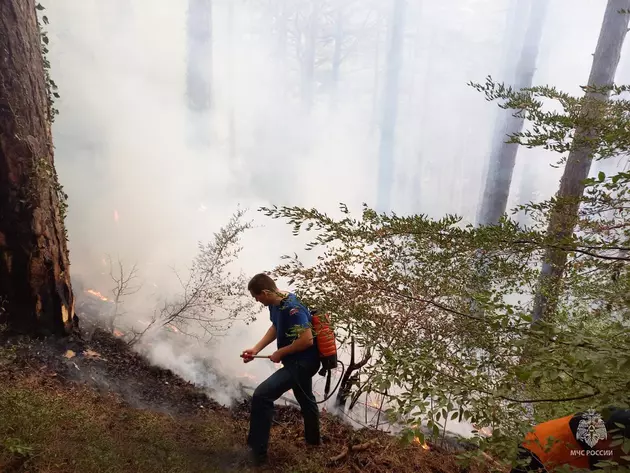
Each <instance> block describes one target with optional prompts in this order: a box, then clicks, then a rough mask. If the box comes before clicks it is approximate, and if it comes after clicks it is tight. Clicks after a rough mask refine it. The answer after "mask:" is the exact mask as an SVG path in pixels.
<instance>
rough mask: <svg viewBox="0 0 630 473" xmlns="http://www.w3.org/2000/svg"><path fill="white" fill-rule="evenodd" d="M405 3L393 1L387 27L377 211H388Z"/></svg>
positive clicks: (397, 0)
mask: <svg viewBox="0 0 630 473" xmlns="http://www.w3.org/2000/svg"><path fill="white" fill-rule="evenodd" d="M405 7H406V0H394V9H393V12H392V19H391V23H390V27H389V51H388V52H387V73H386V75H385V88H384V90H383V105H382V106H383V117H382V121H381V143H380V147H379V166H378V187H377V205H376V206H377V210H378V211H379V212H387V211H389V206H390V200H391V189H392V185H393V178H394V147H395V135H396V121H397V118H398V76H399V75H400V69H401V67H402V47H403V29H404V19H405Z"/></svg>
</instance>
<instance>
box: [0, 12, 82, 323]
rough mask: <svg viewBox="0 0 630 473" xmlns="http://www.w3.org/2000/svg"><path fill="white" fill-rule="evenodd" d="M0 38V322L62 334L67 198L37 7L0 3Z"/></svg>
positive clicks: (67, 313)
mask: <svg viewBox="0 0 630 473" xmlns="http://www.w3.org/2000/svg"><path fill="white" fill-rule="evenodd" d="M37 9H39V10H42V9H43V8H42V7H41V6H40V5H39V4H37ZM42 21H43V22H44V23H47V22H48V19H47V18H46V17H45V16H43V17H42ZM0 31H2V33H0V305H1V306H2V310H0V312H1V313H0V319H1V320H2V322H7V323H8V324H9V326H10V327H11V328H12V329H15V330H17V331H21V332H28V333H43V334H50V333H53V334H64V333H67V332H68V331H69V330H70V329H71V328H72V322H73V316H74V303H75V302H74V295H73V292H72V285H71V282H70V262H69V255H68V246H67V235H66V229H65V226H64V218H65V214H66V198H67V196H66V195H65V193H64V192H63V189H62V187H61V185H60V184H59V180H58V178H57V173H56V171H55V163H54V147H53V139H52V132H51V121H52V119H53V117H54V115H55V113H56V110H55V109H54V108H53V105H52V100H53V96H56V92H55V91H54V89H55V88H56V87H55V84H54V82H53V81H52V80H51V79H50V76H49V74H48V69H49V68H50V64H49V63H48V61H47V60H46V59H45V57H44V56H43V54H42V53H44V54H45V53H46V52H47V51H48V50H47V45H48V37H47V36H46V34H45V32H42V31H40V27H39V24H38V18H37V13H36V5H35V1H34V0H3V1H2V2H0Z"/></svg>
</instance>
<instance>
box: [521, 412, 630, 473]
mask: <svg viewBox="0 0 630 473" xmlns="http://www.w3.org/2000/svg"><path fill="white" fill-rule="evenodd" d="M616 436H622V437H625V438H626V439H630V410H628V409H618V408H615V407H609V408H608V409H605V410H604V411H602V413H601V415H600V414H599V413H597V412H595V411H587V412H578V413H577V414H575V415H568V416H565V417H561V418H558V419H553V420H550V421H547V422H543V423H541V424H538V425H536V426H535V427H534V429H533V430H532V431H531V432H529V433H528V434H527V435H526V436H525V440H524V441H523V443H522V445H521V450H522V451H521V453H520V455H519V460H521V461H523V462H525V463H526V465H525V466H517V467H515V468H513V469H512V472H511V473H524V472H532V471H542V472H547V473H551V472H553V471H554V470H555V469H556V468H559V467H562V466H572V467H574V468H579V469H585V470H596V469H598V467H596V466H595V465H596V464H597V463H598V462H602V461H611V460H612V461H615V462H617V463H618V464H619V465H623V466H630V462H629V461H628V460H627V459H628V456H626V455H628V454H626V453H624V452H623V447H622V445H623V443H621V444H619V442H618V441H616V440H617V439H616V438H615V437H616ZM626 445H627V443H626Z"/></svg>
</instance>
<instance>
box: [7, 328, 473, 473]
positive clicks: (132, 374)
mask: <svg viewBox="0 0 630 473" xmlns="http://www.w3.org/2000/svg"><path fill="white" fill-rule="evenodd" d="M68 350H71V351H68ZM248 418H249V405H248V400H247V399H244V400H243V402H241V403H240V404H238V405H235V406H233V407H232V408H225V407H222V406H220V405H218V404H217V403H215V402H213V401H212V400H210V399H208V398H207V397H206V395H205V394H204V393H203V392H202V391H201V390H199V389H197V388H196V387H195V386H192V385H191V384H189V383H187V382H185V381H183V380H182V379H181V378H179V377H177V376H176V375H174V374H173V373H172V372H170V371H168V370H163V369H159V368H156V367H153V366H150V365H149V364H148V363H147V362H146V361H145V360H144V359H143V358H141V357H140V356H138V355H137V354H135V353H133V352H131V351H129V350H128V348H127V347H126V345H125V344H124V343H122V342H121V341H120V340H118V339H116V338H115V337H113V336H111V335H109V334H107V333H104V332H98V331H97V332H95V333H94V337H93V338H92V339H91V340H90V341H89V342H84V341H81V340H78V339H73V338H72V337H71V338H69V339H65V340H30V339H24V338H22V339H16V338H10V339H9V338H7V337H6V336H4V337H3V338H2V339H1V340H0V471H1V472H50V473H52V472H59V473H61V472H63V473H75V472H76V473H91V472H99V473H100V472H156V471H160V472H211V471H228V472H229V471H234V472H236V471H239V472H247V471H268V472H304V473H306V472H324V471H333V472H358V471H361V472H365V473H371V472H396V473H405V472H412V471H413V472H435V473H438V472H443V473H453V472H460V471H461V470H460V468H459V467H458V466H457V464H456V461H455V458H454V455H453V454H452V453H448V452H443V451H440V450H439V449H438V448H437V447H436V446H433V447H432V449H431V450H429V451H427V450H425V449H423V448H421V447H420V446H419V445H415V444H413V445H402V444H400V443H399V442H398V441H397V440H396V439H394V438H392V437H390V436H388V435H386V434H383V433H381V432H375V431H372V430H367V429H365V430H362V431H353V430H352V429H351V428H349V427H348V426H347V425H345V424H343V423H342V422H341V421H340V420H339V419H337V418H335V417H333V416H330V415H328V414H324V415H323V416H322V434H323V439H324V444H323V445H322V446H321V447H316V448H312V447H311V448H307V447H306V446H305V445H304V443H303V439H302V422H301V417H300V414H299V412H298V411H297V410H295V409H294V408H292V407H278V408H277V410H276V417H275V421H274V426H273V429H272V438H271V447H270V464H269V466H268V467H266V468H264V469H260V470H250V469H247V468H245V467H243V466H242V464H240V463H239V458H240V452H241V450H242V449H243V447H244V440H245V437H246V434H247V423H248ZM353 446H354V449H353V448H352V447H353ZM348 447H350V449H349V451H350V454H349V455H344V456H343V457H342V458H338V459H336V460H335V459H334V457H340V454H342V453H344V452H345V451H346V450H347V449H348ZM357 447H358V449H357ZM480 471H482V469H480V468H476V467H472V468H471V469H470V470H469V473H476V472H480Z"/></svg>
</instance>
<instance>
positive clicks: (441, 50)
mask: <svg viewBox="0 0 630 473" xmlns="http://www.w3.org/2000/svg"><path fill="white" fill-rule="evenodd" d="M47 3H48V4H45V5H44V6H45V7H46V8H47V9H46V14H47V16H48V17H49V20H50V25H49V26H48V30H49V37H50V43H51V53H50V60H51V64H52V76H53V79H54V80H55V82H56V83H57V85H58V86H59V93H60V95H61V98H60V99H58V100H57V103H56V107H57V108H58V109H59V111H60V115H59V116H58V117H57V119H56V122H55V124H54V139H55V146H56V167H57V170H58V172H59V175H60V180H61V182H62V183H63V185H64V187H65V190H66V192H67V194H68V195H69V202H68V203H69V216H68V221H67V227H68V232H69V238H70V256H71V262H72V268H71V272H72V275H73V279H75V280H77V281H78V280H80V281H81V282H82V283H83V284H84V286H85V287H89V288H93V289H95V290H97V291H100V292H102V293H103V294H105V293H108V291H109V290H110V289H111V287H112V281H111V279H110V277H109V267H108V265H107V260H106V255H111V256H112V257H113V258H114V259H115V258H116V257H119V258H120V259H121V261H122V262H123V263H124V265H125V267H126V268H128V269H130V268H131V266H132V265H133V264H135V263H137V267H138V270H139V273H138V275H139V281H141V282H142V289H141V290H140V291H139V292H138V293H136V294H134V295H133V296H130V297H129V298H127V299H126V300H125V302H124V311H125V315H124V319H125V320H126V321H135V320H138V319H142V320H147V319H149V318H150V317H151V315H152V313H153V310H154V309H155V307H156V305H157V304H159V303H160V301H163V300H164V299H167V298H169V297H171V296H173V295H174V294H176V293H177V292H178V290H180V287H179V282H178V280H177V277H176V273H175V271H179V272H180V273H181V274H185V273H186V271H187V268H188V267H189V266H190V264H191V261H192V259H193V257H194V256H195V253H196V251H197V242H198V241H208V240H211V239H212V235H213V232H216V231H217V230H218V229H219V228H220V227H221V225H223V224H225V223H226V222H227V221H228V219H229V217H230V215H231V214H232V212H233V211H234V210H235V208H236V206H237V205H238V204H240V205H241V206H243V207H247V208H250V209H252V212H250V218H253V219H254V225H255V226H254V228H253V229H251V230H249V231H248V232H247V233H246V234H245V235H244V236H243V239H242V246H243V251H242V253H241V255H240V258H239V261H238V264H237V265H236V267H235V269H238V270H242V271H244V272H245V274H248V275H250V274H255V273H257V272H260V271H265V270H271V269H273V267H274V266H276V265H277V264H278V263H279V262H280V259H279V257H280V256H281V255H283V254H291V253H293V252H298V253H301V254H304V253H303V252H302V249H303V245H304V243H305V241H306V239H305V238H303V237H300V238H296V237H293V236H292V235H291V232H290V227H288V226H287V225H286V224H285V223H284V222H281V221H272V220H270V219H266V218H264V217H263V216H261V215H260V214H259V213H257V212H256V211H255V209H257V208H258V207H260V206H261V205H274V204H275V205H299V206H306V207H316V208H318V209H319V210H321V211H324V212H327V213H329V214H331V215H336V214H338V208H337V206H338V203H340V202H344V203H346V204H348V206H349V208H350V209H351V210H359V209H360V205H361V204H362V203H363V202H366V203H367V204H368V205H371V206H373V205H374V204H375V200H376V180H377V175H376V170H377V153H376V151H377V150H378V144H379V141H378V133H377V130H378V125H379V120H380V110H381V106H382V104H380V102H379V101H380V98H381V95H382V94H381V91H382V86H383V74H382V73H383V68H384V65H385V63H386V61H385V57H386V56H385V55H386V53H387V48H386V43H385V34H384V33H383V32H384V28H383V27H384V25H385V23H386V21H387V17H388V16H387V15H388V12H389V11H390V10H391V8H390V7H391V5H390V2H389V1H386V0H381V1H380V2H376V4H375V7H374V8H372V11H371V12H370V11H368V10H370V8H371V7H368V6H366V5H364V4H363V2H355V5H358V6H354V7H353V9H351V10H350V11H349V13H348V14H347V15H348V19H347V21H348V23H347V24H348V25H350V26H348V41H347V43H346V44H347V49H346V50H344V55H343V57H344V60H343V62H342V64H341V69H340V81H339V84H338V87H337V92H336V94H335V96H334V97H336V99H334V100H333V97H332V96H331V95H330V94H329V91H330V90H331V89H332V86H331V82H330V81H331V70H330V68H331V66H330V58H329V57H328V56H327V55H329V53H330V51H331V44H332V43H331V41H330V37H329V35H328V32H329V30H328V29H326V28H328V27H324V26H325V25H326V21H327V20H326V21H322V25H324V26H322V32H321V35H320V37H319V38H318V42H317V48H318V53H317V55H316V56H317V58H316V61H317V63H316V66H317V67H316V68H315V73H314V77H313V80H314V81H315V87H314V91H315V92H314V93H315V97H314V103H313V106H312V108H309V107H305V106H304V105H303V104H302V102H301V101H300V84H301V80H303V78H302V77H301V74H302V73H303V68H302V66H301V65H300V63H299V60H298V59H299V57H300V56H299V55H298V54H297V53H296V51H297V50H299V47H300V45H303V42H304V41H305V39H304V37H303V36H296V35H295V32H290V34H288V35H287V36H286V38H284V39H285V40H286V41H285V43H284V47H281V46H280V44H281V43H282V41H280V39H282V38H280V39H279V36H278V31H281V30H282V29H281V25H280V24H279V23H278V21H279V20H278V16H276V18H275V19H274V18H272V12H273V6H272V5H271V3H269V4H267V3H266V2H238V1H234V4H233V14H234V16H233V21H234V23H233V25H232V32H233V34H232V36H231V39H230V38H229V37H228V30H229V28H228V23H227V22H228V6H227V3H226V2H223V1H221V2H220V1H215V2H213V40H212V41H213V61H214V64H213V68H212V70H213V76H212V77H211V78H210V79H211V87H212V102H211V103H212V108H211V110H210V111H209V112H207V113H195V114H194V113H191V112H190V110H189V109H188V107H187V100H186V96H185V91H186V71H187V67H186V60H187V57H188V55H187V39H186V34H187V32H186V9H187V5H186V4H187V2H183V1H181V2H173V1H167V0H134V1H133V2H127V1H124V0H110V1H107V2H102V1H97V0H83V1H81V2H75V1H71V0H56V1H55V2H52V1H51V2H47ZM290 3H291V2H287V4H290ZM330 3H331V4H335V2H334V1H331V2H330ZM408 3H409V8H408V11H407V16H408V18H406V24H407V25H408V26H407V29H406V34H405V36H404V38H405V39H404V42H403V43H404V44H403V46H402V47H403V55H402V63H403V65H402V70H401V73H400V81H399V82H400V83H399V88H400V91H399V92H400V93H399V97H400V104H399V108H398V113H399V115H398V126H397V130H396V149H395V153H394V154H395V160H394V161H395V162H394V163H393V166H394V173H393V175H394V183H393V186H392V188H393V189H394V191H393V194H392V206H393V208H394V209H396V211H397V212H398V213H403V214H404V213H426V214H429V215H431V216H435V217H439V216H441V215H443V214H444V213H446V212H450V213H459V214H461V215H463V216H464V217H465V218H466V219H467V220H468V221H472V220H473V219H474V215H475V212H476V205H477V196H478V195H479V193H480V192H479V191H480V185H481V182H482V173H483V166H484V162H485V159H486V156H487V155H488V152H489V150H490V146H491V143H490V139H491V137H492V132H493V125H494V117H495V114H496V113H497V105H496V104H495V103H488V102H486V101H485V100H484V98H483V96H482V95H481V94H479V93H478V92H475V91H474V90H473V89H472V88H470V87H468V86H467V85H466V83H467V82H468V81H475V82H481V81H483V79H484V78H485V77H486V76H487V75H489V74H491V75H493V76H499V75H500V71H502V70H503V65H502V64H501V59H502V54H501V52H502V42H503V36H502V35H503V34H504V31H503V28H504V24H505V20H506V18H505V17H506V15H505V5H504V2H503V1H502V0H454V1H452V2H448V4H446V3H444V2H428V1H427V2H408ZM603 11H604V4H603V3H602V2H592V1H589V0H554V1H552V2H551V5H550V10H549V13H548V20H547V23H546V24H545V27H544V32H543V40H542V44H541V51H542V55H541V57H540V58H539V61H538V69H537V71H536V74H535V77H534V83H535V84H546V83H549V84H553V85H556V86H558V87H559V88H560V89H562V90H565V91H568V92H572V93H575V94H579V93H580V90H579V86H580V85H581V84H583V83H584V82H585V81H586V79H587V77H588V72H589V68H590V64H591V60H592V56H591V54H592V52H593V51H594V48H595V44H596V41H597V36H598V32H599V27H600V25H601V18H602V15H603ZM567 12H570V14H567ZM366 18H367V19H366ZM271 25H273V28H272V26H271ZM362 25H363V26H362ZM365 25H368V26H369V25H372V26H370V28H371V29H370V28H367V27H365V29H361V28H362V27H364V26H365ZM284 27H285V28H288V29H289V30H290V29H291V28H293V27H294V24H292V23H291V24H285V25H284ZM378 28H380V29H378ZM272 29H273V30H274V31H273V33H272ZM303 33H304V32H303ZM304 34H305V33H304ZM283 51H284V53H283ZM375 67H376V68H377V71H376V74H375V70H374V68H375ZM374 87H376V90H374ZM335 100H336V101H335ZM331 102H334V103H331ZM333 105H334V106H333ZM232 123H233V126H232ZM233 132H234V134H233V135H231V133H233ZM199 136H202V137H203V138H204V139H203V140H200V139H199V138H198V137H199ZM230 140H232V143H233V145H234V146H233V148H231V146H230ZM556 160H557V156H555V155H553V154H550V153H547V152H544V151H541V150H525V149H521V150H519V154H518V157H517V163H518V164H517V169H516V171H515V175H514V188H515V189H517V188H518V185H519V182H520V179H522V177H523V176H524V175H525V172H524V170H525V168H527V169H528V171H529V174H528V175H530V176H531V175H533V176H535V178H534V181H535V182H534V188H535V191H536V192H537V193H538V195H539V196H540V198H545V197H548V196H550V195H552V194H553V193H554V192H555V191H556V189H557V185H558V184H557V183H558V178H559V175H560V172H561V170H554V169H552V168H550V167H549V164H550V163H553V162H555V161H556ZM516 198H518V194H517V193H516V192H515V193H513V194H512V195H511V197H510V199H511V200H510V202H509V205H510V206H511V207H513V206H514V205H515V204H516V203H517V202H516V200H515V199H516ZM304 255H305V256H306V257H307V261H308V257H310V258H313V257H314V256H312V255H309V254H304ZM285 283H286V282H285V281H280V284H281V287H282V286H284V284H285ZM284 287H286V286H284ZM289 289H290V288H289ZM268 326H269V320H268V316H267V314H266V312H263V313H262V314H261V316H260V317H259V318H258V320H257V321H256V322H255V323H253V324H251V325H244V324H236V325H235V327H234V328H233V329H232V330H231V331H230V332H229V334H228V335H227V336H226V337H223V338H218V339H216V340H214V341H213V343H212V344H211V345H210V346H206V345H204V346H203V347H201V346H193V345H191V344H187V343H185V342H183V341H182V340H181V339H180V338H178V337H176V336H174V337H169V338H167V339H164V340H160V341H154V343H152V344H151V346H150V349H149V348H147V347H145V349H147V350H148V352H147V353H148V356H149V357H150V359H151V360H152V361H153V362H155V363H156V364H158V365H160V366H164V367H168V368H171V369H172V370H174V371H176V372H177V373H179V374H181V375H182V376H183V377H184V378H186V379H188V380H191V381H193V382H196V383H199V384H200V385H202V386H212V387H213V390H214V391H213V392H214V394H213V395H214V396H215V397H216V398H217V399H220V400H221V401H222V402H225V403H228V402H229V400H230V399H231V398H232V397H234V396H237V395H238V393H237V390H236V387H235V386H236V385H237V383H235V382H234V381H233V380H234V373H237V375H238V374H239V373H245V374H248V375H250V376H255V378H256V379H257V380H262V379H264V377H266V376H267V375H269V374H270V373H272V372H273V370H274V366H273V364H271V363H269V362H266V361H265V360H257V361H255V362H252V363H248V364H247V365H244V364H243V363H242V360H241V359H240V358H239V357H238V355H239V353H240V352H241V351H242V350H243V349H245V348H248V347H250V346H253V345H254V344H255V343H256V342H257V341H258V340H259V338H260V337H261V336H262V334H263V333H264V332H265V331H266V330H267V328H268ZM226 379H227V380H229V381H224V380H226Z"/></svg>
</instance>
